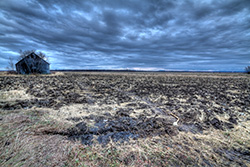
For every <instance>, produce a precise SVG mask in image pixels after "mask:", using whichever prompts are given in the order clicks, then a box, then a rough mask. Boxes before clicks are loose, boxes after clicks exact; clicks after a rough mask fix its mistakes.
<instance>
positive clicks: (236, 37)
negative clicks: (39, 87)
mask: <svg viewBox="0 0 250 167" xmlns="http://www.w3.org/2000/svg"><path fill="white" fill-rule="evenodd" d="M20 49H22V50H29V49H36V50H38V51H42V52H44V53H45V54H46V55H47V56H48V57H49V62H50V64H51V69H127V68H128V69H144V70H163V69H164V70H226V71H232V70H244V68H245V67H246V66H247V65H250V0H165V1H160V0H120V1H119V0H106V1H105V0H93V1H87V0H72V1H69V0H65V1H62V0H58V1H57V0H51V1H47V0H46V1H45V0H40V1H39V0H27V1H21V0H1V1H0V70H4V69H5V67H6V66H7V62H8V57H10V56H12V57H13V58H14V59H15V60H16V59H17V57H18V52H19V50H20ZM15 62H16V61H15Z"/></svg>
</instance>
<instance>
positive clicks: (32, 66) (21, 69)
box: [16, 52, 50, 74]
mask: <svg viewBox="0 0 250 167" xmlns="http://www.w3.org/2000/svg"><path fill="white" fill-rule="evenodd" d="M16 71H17V73H19V74H32V73H39V74H49V73H50V70H49V63H48V62H47V61H45V60H44V59H42V58H41V57H39V56H38V55H37V54H35V53H34V52H32V53H30V54H29V55H27V56H25V57H24V58H23V59H21V60H20V61H19V62H17V63H16Z"/></svg>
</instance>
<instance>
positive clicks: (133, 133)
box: [67, 112, 178, 145]
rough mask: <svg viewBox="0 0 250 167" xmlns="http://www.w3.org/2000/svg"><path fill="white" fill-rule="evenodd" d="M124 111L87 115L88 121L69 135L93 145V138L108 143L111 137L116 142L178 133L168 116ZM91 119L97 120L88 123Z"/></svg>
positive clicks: (69, 131) (76, 127) (81, 123)
mask: <svg viewBox="0 0 250 167" xmlns="http://www.w3.org/2000/svg"><path fill="white" fill-rule="evenodd" d="M122 113H123V112H117V113H116V115H115V116H106V117H104V116H100V117H99V116H94V115H90V116H86V117H85V118H84V120H86V121H82V122H79V123H77V124H76V125H75V127H73V128H71V129H69V130H68V132H67V133H68V136H69V138H70V139H73V140H80V141H81V142H82V143H83V144H88V145H91V144H92V143H93V139H96V140H97V141H98V142H99V143H101V144H107V143H108V142H110V140H111V139H112V141H114V142H125V141H129V140H130V139H138V138H144V137H148V136H155V135H164V134H169V135H176V134H177V131H178V129H177V127H175V126H173V122H170V121H169V119H167V118H157V117H146V116H145V115H140V116H139V117H138V118H135V117H130V116H129V114H122ZM73 119H76V118H73ZM81 119H83V118H81ZM89 119H91V120H92V121H94V122H95V123H94V124H93V125H92V126H89V125H88V124H87V123H86V122H87V120H89Z"/></svg>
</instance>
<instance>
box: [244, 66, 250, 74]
mask: <svg viewBox="0 0 250 167" xmlns="http://www.w3.org/2000/svg"><path fill="white" fill-rule="evenodd" d="M245 70H246V72H247V73H248V74H250V66H247V67H246V68H245Z"/></svg>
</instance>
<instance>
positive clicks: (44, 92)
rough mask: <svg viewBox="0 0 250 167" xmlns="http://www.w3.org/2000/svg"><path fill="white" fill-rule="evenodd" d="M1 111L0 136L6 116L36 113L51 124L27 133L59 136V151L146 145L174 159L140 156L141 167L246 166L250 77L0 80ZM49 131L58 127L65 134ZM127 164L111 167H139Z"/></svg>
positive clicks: (9, 77) (249, 143) (147, 75)
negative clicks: (64, 146) (75, 147)
mask: <svg viewBox="0 0 250 167" xmlns="http://www.w3.org/2000/svg"><path fill="white" fill-rule="evenodd" d="M0 110H1V112H2V114H1V117H0V122H1V127H2V128H3V127H4V126H7V123H10V122H8V119H7V118H9V117H10V114H13V113H18V114H24V113H29V114H30V113H32V112H33V111H36V112H38V111H39V113H42V114H39V115H36V118H37V119H38V120H39V121H41V120H46V121H48V120H49V121H51V122H53V125H52V124H49V125H48V126H47V127H49V128H46V126H43V127H42V128H31V129H29V133H31V132H32V134H33V133H34V134H35V135H38V136H39V135H43V136H44V135H47V136H58V137H60V142H62V143H63V142H66V141H67V142H66V143H68V142H69V145H73V143H78V144H79V145H78V147H80V145H83V146H84V147H88V148H91V149H94V148H95V149H96V148H97V147H98V148H99V147H100V148H99V149H100V150H103V149H105V148H109V146H110V145H112V148H113V147H116V150H119V148H123V149H124V150H126V149H125V147H126V148H127V146H133V145H134V144H135V143H137V145H138V144H139V145H140V144H141V145H143V143H144V142H145V141H147V143H148V144H149V143H151V145H149V146H148V147H149V148H150V149H152V148H151V146H152V145H154V144H153V143H155V142H156V143H158V144H159V143H161V144H162V145H161V146H159V147H166V148H167V150H162V152H164V153H166V152H167V153H168V155H171V157H172V158H171V157H168V158H167V159H165V158H166V157H164V156H159V157H158V155H155V156H152V155H151V154H149V152H150V150H144V151H142V152H144V154H147V155H148V156H146V158H144V159H146V160H144V161H143V162H144V165H143V166H147V165H148V166H159V165H160V166H188V165H190V166H249V164H250V137H249V136H250V128H249V125H250V77H249V75H247V74H230V73H228V74H224V73H217V74H216V73H215V74H213V73H142V72H140V73H139V72H138V73H122V72H117V73H105V72H103V73H98V72H91V73H80V72H79V73H72V72H68V73H60V75H41V76H39V75H37V76H34V75H30V76H26V75H25V76H21V75H20V76H19V75H1V76H0ZM26 115H27V114H26ZM27 119H31V118H30V116H29V117H27ZM39 121H37V122H39ZM31 122H32V121H31ZM37 124H39V123H37ZM54 124H57V125H58V124H60V125H62V124H63V128H58V127H54ZM32 126H33V124H32ZM22 132H23V131H22V130H21V131H20V132H19V133H20V134H21V133H22ZM34 134H33V135H34ZM0 139H1V138H0ZM1 140H2V141H1V142H2V143H4V142H5V143H4V144H1V147H2V148H1V149H2V150H4V147H7V146H8V145H9V144H8V143H7V144H6V142H7V141H6V140H5V139H1ZM58 140H59V139H58ZM79 142H80V143H79ZM70 143H71V144H70ZM133 143H134V144H133ZM144 144H145V145H146V143H144ZM145 145H144V146H145ZM144 146H141V147H142V148H144ZM118 147H119V148H118ZM129 149H130V150H131V148H127V150H129ZM155 149H156V148H155ZM158 149H159V148H158ZM161 149H162V148H161ZM111 150H112V149H111ZM153 150H154V149H153ZM121 151H122V149H121ZM151 151H152V150H151ZM154 151H155V150H154ZM100 152H101V151H100ZM184 153H185V154H184ZM82 154H86V152H85V153H82ZM189 154H190V155H189ZM70 155H71V154H70V153H69V154H68V156H70ZM121 155H123V154H122V153H120V154H119V155H114V158H115V157H119V156H121ZM65 156H66V157H67V155H65ZM129 156H130V158H128V157H129ZM133 156H134V157H136V155H134V154H133ZM133 156H132V157H131V155H127V157H126V158H127V159H122V160H114V161H111V162H112V163H113V162H116V163H117V166H127V165H128V166H137V165H138V164H140V163H139V162H137V161H136V158H134V157H133ZM140 156H141V155H140ZM151 156H152V157H151ZM1 157H2V158H3V157H4V154H2V155H1ZM102 157H104V158H105V156H102ZM141 157H142V156H141ZM163 157H164V158H163ZM106 158H107V157H106ZM10 159H11V158H10ZM66 159H67V158H66ZM73 159H74V160H75V159H76V157H75V156H74V157H73ZM78 159H79V157H78ZM163 159H164V160H163ZM8 160H9V159H8V158H7V159H2V160H1V163H2V164H6V163H7V162H8ZM64 161H65V163H66V164H67V163H68V164H70V165H73V166H78V165H79V164H81V162H77V163H76V162H74V163H73V161H72V157H71V160H70V163H69V162H68V161H69V159H67V160H64ZM84 161H86V159H84ZM87 161H88V162H89V163H90V164H87V166H88V165H90V166H95V165H93V164H92V163H91V162H92V161H94V162H96V163H95V164H97V166H98V165H102V166H110V165H111V164H109V163H108V162H106V161H105V163H104V164H102V162H101V160H100V159H98V160H96V159H94V160H90V159H87ZM90 161H91V162H90ZM135 161H136V162H135ZM159 161H162V162H161V163H158V162H159ZM165 161H166V162H165ZM118 162H119V163H118ZM116 163H114V164H116ZM137 163H138V164H137ZM114 166H116V165H114ZM138 166H140V165H138Z"/></svg>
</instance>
